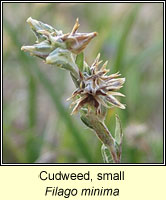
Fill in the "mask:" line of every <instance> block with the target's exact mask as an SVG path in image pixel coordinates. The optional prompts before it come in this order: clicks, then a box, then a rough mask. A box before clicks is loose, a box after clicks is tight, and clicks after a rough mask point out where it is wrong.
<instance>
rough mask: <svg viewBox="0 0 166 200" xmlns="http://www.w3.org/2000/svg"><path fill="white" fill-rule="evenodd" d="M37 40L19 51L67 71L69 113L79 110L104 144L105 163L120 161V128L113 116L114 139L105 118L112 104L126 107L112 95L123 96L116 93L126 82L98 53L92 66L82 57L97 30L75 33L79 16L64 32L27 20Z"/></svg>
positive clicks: (83, 118)
mask: <svg viewBox="0 0 166 200" xmlns="http://www.w3.org/2000/svg"><path fill="white" fill-rule="evenodd" d="M27 22H28V24H29V25H30V27H31V29H32V31H33V32H34V34H35V36H36V38H37V40H36V43H35V44H34V45H31V46H22V48H21V50H24V51H27V52H29V53H30V54H31V55H32V56H37V57H39V58H41V59H43V60H44V61H45V63H46V64H51V65H54V66H56V67H59V68H62V69H65V70H68V71H69V72H70V75H71V77H72V80H73V82H74V84H75V86H76V90H75V91H74V92H73V94H72V95H71V97H69V98H68V99H67V100H71V101H72V103H71V107H73V110H72V113H71V114H76V113H78V112H79V113H80V118H81V120H82V121H83V123H84V124H85V125H86V126H87V127H89V128H90V129H93V130H94V132H95V133H96V135H97V137H98V138H99V139H100V140H101V142H102V143H103V145H102V148H101V151H102V156H103V159H104V162H106V163H110V162H114V163H120V161H121V154H122V137H123V134H122V128H121V122H120V119H119V117H118V116H117V115H116V128H115V138H114V137H113V136H112V134H111V133H110V132H109V130H108V128H107V127H106V125H105V123H104V120H105V116H106V112H107V109H109V108H111V107H113V106H115V107H118V108H121V109H125V105H123V104H121V103H120V102H119V101H118V100H117V99H116V98H115V96H123V97H124V95H123V94H121V93H120V92H117V90H119V89H120V88H121V87H123V84H124V82H125V78H119V77H120V75H121V74H119V72H117V73H115V74H110V75H108V73H109V69H106V67H107V61H106V62H105V63H104V64H101V63H102V61H100V54H98V55H97V57H96V59H95V60H94V62H93V63H92V64H91V65H88V64H87V63H86V61H85V60H84V55H83V50H84V49H85V48H86V46H87V45H88V43H89V42H90V41H91V40H92V39H93V38H94V37H95V36H97V33H96V32H92V33H78V32H77V30H78V28H79V26H80V25H79V22H78V19H77V20H76V22H75V25H74V27H73V29H72V31H71V32H70V33H66V34H64V33H63V32H62V31H61V30H60V31H58V30H56V29H55V28H53V27H52V26H50V25H47V24H44V23H42V22H40V21H37V20H35V19H32V18H31V17H30V18H28V19H27Z"/></svg>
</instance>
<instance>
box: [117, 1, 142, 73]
mask: <svg viewBox="0 0 166 200" xmlns="http://www.w3.org/2000/svg"><path fill="white" fill-rule="evenodd" d="M139 8H140V4H136V5H135V7H134V8H133V9H132V12H131V13H130V15H128V17H127V20H126V23H125V24H124V29H123V32H122V35H121V38H120V40H119V44H118V46H117V53H116V54H117V56H116V59H115V64H114V66H115V67H114V69H113V71H114V72H117V71H118V70H119V69H122V68H123V66H122V63H123V57H124V52H125V47H126V42H127V39H128V37H129V33H130V31H131V30H132V27H133V25H134V22H135V20H136V17H137V13H138V11H139Z"/></svg>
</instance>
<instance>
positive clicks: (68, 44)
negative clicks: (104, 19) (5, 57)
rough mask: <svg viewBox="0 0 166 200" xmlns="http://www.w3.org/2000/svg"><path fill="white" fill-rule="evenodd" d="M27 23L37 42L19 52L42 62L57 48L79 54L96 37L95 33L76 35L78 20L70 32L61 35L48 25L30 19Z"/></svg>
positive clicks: (60, 32)
mask: <svg viewBox="0 0 166 200" xmlns="http://www.w3.org/2000/svg"><path fill="white" fill-rule="evenodd" d="M27 22H28V24H29V25H30V27H31V28H32V31H33V32H34V34H35V36H36V38H37V41H36V44H34V45H30V46H23V47H22V48H21V50H24V51H28V52H30V53H31V54H32V55H34V56H38V57H40V58H43V59H44V60H45V59H46V58H47V56H49V54H50V53H52V52H53V51H54V50H55V49H57V48H61V49H65V50H69V51H70V52H72V53H74V54H79V53H80V52H81V51H83V50H84V49H85V47H86V46H87V45H88V43H89V42H90V41H91V40H92V39H93V38H94V37H95V36H96V35H97V33H96V32H92V33H77V30H78V28H79V26H80V25H79V22H78V19H77V20H76V23H75V25H74V27H73V29H72V31H71V32H70V33H67V34H63V32H62V31H61V30H60V31H58V30H56V29H55V28H53V27H51V26H50V25H48V24H44V23H43V22H40V21H37V20H35V19H32V18H31V17H29V18H28V19H27Z"/></svg>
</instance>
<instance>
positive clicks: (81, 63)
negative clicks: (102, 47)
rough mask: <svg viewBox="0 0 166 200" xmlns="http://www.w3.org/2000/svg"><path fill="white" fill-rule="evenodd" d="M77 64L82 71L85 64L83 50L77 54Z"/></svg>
mask: <svg viewBox="0 0 166 200" xmlns="http://www.w3.org/2000/svg"><path fill="white" fill-rule="evenodd" d="M76 64H77V66H78V68H79V70H80V71H81V72H82V71H83V66H84V53H83V52H82V53H80V54H78V55H77V57H76Z"/></svg>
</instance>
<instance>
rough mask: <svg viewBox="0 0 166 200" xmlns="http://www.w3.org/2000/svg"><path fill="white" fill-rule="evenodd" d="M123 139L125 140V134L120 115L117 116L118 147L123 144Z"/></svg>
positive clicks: (116, 137)
mask: <svg viewBox="0 0 166 200" xmlns="http://www.w3.org/2000/svg"><path fill="white" fill-rule="evenodd" d="M122 138H123V132H122V126H121V121H120V119H119V117H118V115H116V127H115V140H116V142H117V143H118V145H121V144H122Z"/></svg>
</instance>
